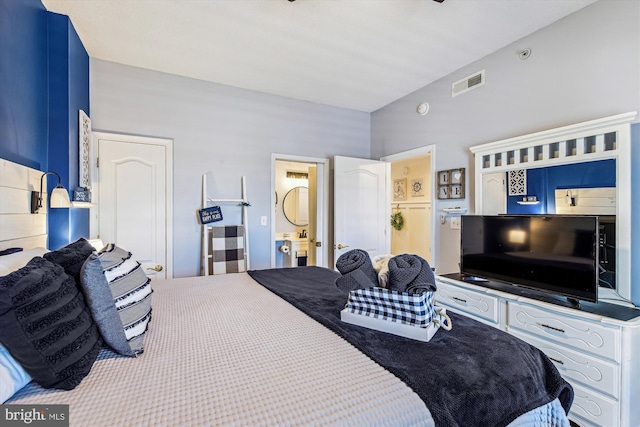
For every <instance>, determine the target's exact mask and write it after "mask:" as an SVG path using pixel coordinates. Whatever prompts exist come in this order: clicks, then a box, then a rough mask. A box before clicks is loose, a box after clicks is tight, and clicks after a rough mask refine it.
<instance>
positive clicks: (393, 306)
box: [345, 288, 436, 328]
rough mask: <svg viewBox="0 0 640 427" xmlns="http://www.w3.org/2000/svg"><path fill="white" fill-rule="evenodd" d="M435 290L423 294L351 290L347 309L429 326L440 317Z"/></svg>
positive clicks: (382, 289)
mask: <svg viewBox="0 0 640 427" xmlns="http://www.w3.org/2000/svg"><path fill="white" fill-rule="evenodd" d="M434 294H435V293H434V292H430V291H425V292H422V293H420V294H410V293H408V292H398V291H392V290H389V289H384V288H367V289H356V290H354V291H350V292H349V299H348V300H347V305H346V307H345V308H346V309H347V310H348V311H349V312H351V313H354V314H360V315H363V316H370V317H375V318H378V319H383V320H390V321H392V322H399V323H404V324H407V325H413V326H419V327H423V328H426V327H427V326H428V325H429V323H430V322H431V321H432V320H433V319H434V318H435V317H436V311H435V307H434Z"/></svg>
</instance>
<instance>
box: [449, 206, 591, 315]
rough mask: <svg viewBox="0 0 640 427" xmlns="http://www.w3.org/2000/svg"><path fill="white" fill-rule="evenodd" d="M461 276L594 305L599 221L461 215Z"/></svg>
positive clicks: (565, 217)
mask: <svg viewBox="0 0 640 427" xmlns="http://www.w3.org/2000/svg"><path fill="white" fill-rule="evenodd" d="M461 228H462V230H461V231H462V239H461V251H460V272H461V273H462V274H463V275H465V276H476V277H479V278H482V279H488V280H496V281H500V282H506V283H509V284H512V285H517V286H523V287H526V288H531V289H535V290H539V291H544V292H548V293H553V294H558V295H563V296H566V297H567V298H568V300H569V302H571V303H572V304H577V300H583V301H590V302H597V301H598V276H599V270H598V265H599V262H598V261H599V260H598V257H599V255H598V253H599V244H598V243H599V226H598V217H597V216H574V215H496V216H494V215H491V216H489V215H463V216H462V221H461Z"/></svg>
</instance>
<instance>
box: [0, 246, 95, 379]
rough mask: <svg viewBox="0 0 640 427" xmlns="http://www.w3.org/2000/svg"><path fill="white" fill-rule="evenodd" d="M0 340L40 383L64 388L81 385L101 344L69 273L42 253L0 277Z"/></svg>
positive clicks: (80, 294) (82, 299)
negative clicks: (43, 256)
mask: <svg viewBox="0 0 640 427" xmlns="http://www.w3.org/2000/svg"><path fill="white" fill-rule="evenodd" d="M0 342H2V344H3V345H4V346H5V347H6V348H7V350H9V353H11V356H13V358H14V359H16V360H17V361H18V362H19V363H20V364H21V365H22V366H23V367H24V369H25V371H27V373H28V374H29V375H30V376H31V377H32V378H33V379H34V380H35V381H36V382H37V383H38V384H40V385H41V386H42V387H45V388H60V389H65V390H71V389H73V388H75V387H76V386H77V385H78V384H80V381H82V379H83V378H84V377H85V376H86V375H87V374H88V373H89V371H90V370H91V367H92V366H93V363H94V362H95V360H96V358H97V356H98V352H99V351H100V349H101V347H102V340H101V339H100V334H99V332H98V328H97V327H96V324H95V322H94V321H93V319H92V318H91V314H90V313H89V310H88V309H87V307H86V305H85V302H84V297H83V296H82V293H80V292H79V291H78V288H77V287H76V284H75V282H74V280H73V278H71V277H69V276H68V275H67V274H66V273H65V272H64V270H63V268H62V267H61V266H59V265H57V264H54V263H52V262H49V261H47V260H45V259H43V258H40V257H35V258H33V259H32V260H31V261H29V263H28V264H27V265H26V266H24V267H23V268H21V269H19V270H17V271H15V272H13V273H11V274H9V275H7V276H4V277H0Z"/></svg>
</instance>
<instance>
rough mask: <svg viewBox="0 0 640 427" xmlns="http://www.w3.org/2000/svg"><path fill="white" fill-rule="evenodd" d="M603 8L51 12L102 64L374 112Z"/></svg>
mask: <svg viewBox="0 0 640 427" xmlns="http://www.w3.org/2000/svg"><path fill="white" fill-rule="evenodd" d="M594 1H596V0H446V1H445V2H444V3H438V2H435V1H432V0H297V1H294V2H290V1H287V0H42V3H43V4H44V6H45V7H46V9H47V10H49V11H51V12H57V13H61V14H64V15H68V16H69V17H70V19H71V22H72V23H73V25H74V27H75V29H76V31H77V32H78V34H79V36H80V39H81V40H82V42H83V43H84V46H85V48H86V49H87V52H88V53H89V56H91V57H92V58H98V59H103V60H106V61H112V62H117V63H121V64H127V65H132V66H136V67H141V68H147V69H151V70H157V71H162V72H165V73H171V74H177V75H181V76H186V77H192V78H195V79H200V80H206V81H212V82H216V83H222V84H225V85H231V86H235V87H239V88H245V89H251V90H256V91H260V92H265V93H270V94H275V95H281V96H286V97H290V98H295V99H299V100H305V101H310V102H315V103H320V104H326V105H332V106H337V107H343V108H349V109H353V110H359V111H364V112H372V111H375V110H377V109H379V108H381V107H384V106H385V105H387V104H389V103H391V102H393V101H395V100H396V99H399V98H401V97H403V96H405V95H407V94H409V93H411V92H414V91H415V90H417V89H420V88H422V87H424V86H426V85H428V84H430V83H432V82H434V81H436V80H438V79H440V78H442V77H444V76H446V75H448V74H450V73H452V72H454V71H455V70H457V69H459V68H461V67H463V66H465V65H467V64H469V63H471V62H474V61H476V60H479V59H480V58H482V57H484V56H486V55H488V54H490V53H492V52H495V51H496V50H498V49H500V48H502V47H504V46H506V45H508V44H511V43H512V42H514V41H516V40H518V39H520V38H522V37H524V36H526V35H528V34H531V33H532V32H534V31H536V30H538V29H540V28H542V27H545V26H547V25H549V24H551V23H553V22H555V21H557V20H559V19H561V18H563V17H565V16H567V15H569V14H571V13H573V12H575V11H577V10H578V9H581V8H583V7H585V6H587V5H589V4H591V3H593V2H594ZM534 54H535V53H534ZM462 77H464V76H462Z"/></svg>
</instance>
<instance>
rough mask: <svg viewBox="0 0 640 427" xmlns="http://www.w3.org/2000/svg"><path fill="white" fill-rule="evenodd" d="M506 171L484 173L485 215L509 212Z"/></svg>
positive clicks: (483, 200) (483, 196)
mask: <svg viewBox="0 0 640 427" xmlns="http://www.w3.org/2000/svg"><path fill="white" fill-rule="evenodd" d="M505 181H506V173H504V172H496V173H487V174H483V175H482V212H481V214H483V215H497V214H504V213H507V185H506V182H505Z"/></svg>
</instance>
